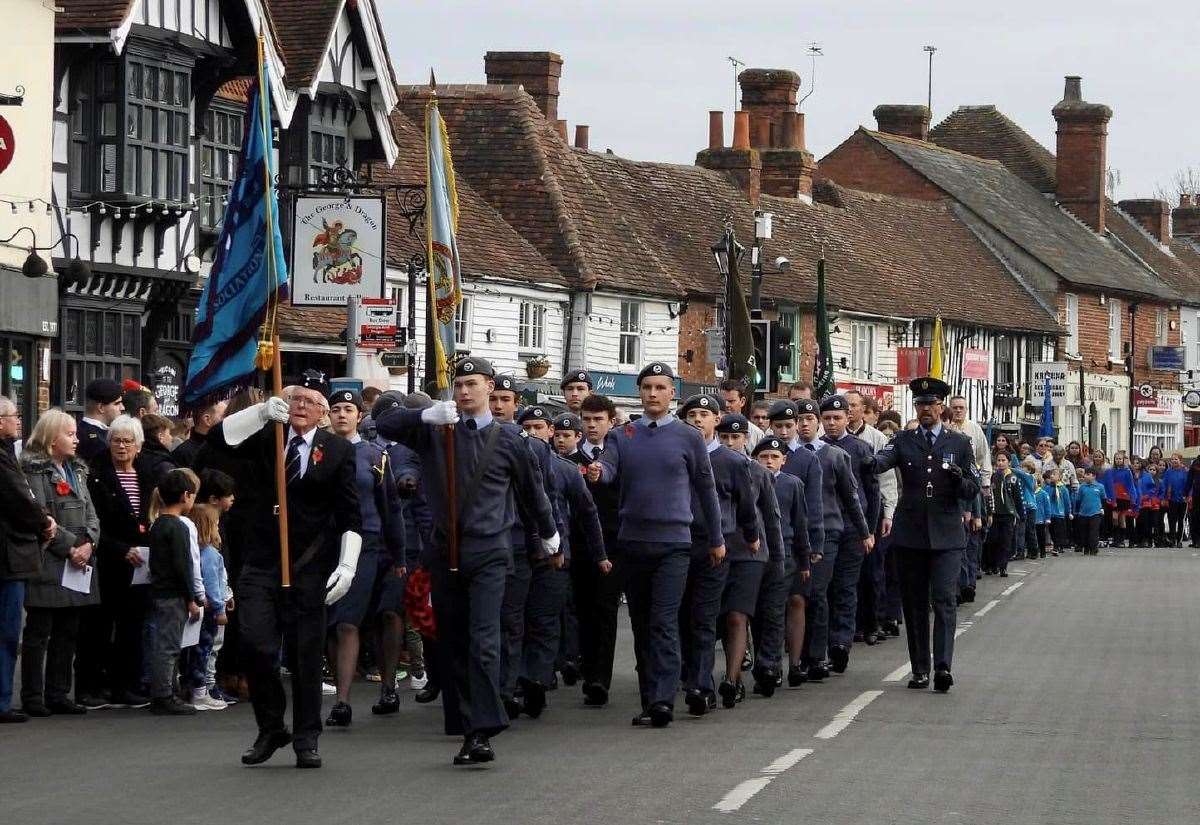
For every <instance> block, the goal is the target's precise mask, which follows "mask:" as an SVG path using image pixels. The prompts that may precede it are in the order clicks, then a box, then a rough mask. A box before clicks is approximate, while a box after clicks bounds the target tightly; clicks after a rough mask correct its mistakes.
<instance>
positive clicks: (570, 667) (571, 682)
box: [561, 660, 580, 687]
mask: <svg viewBox="0 0 1200 825" xmlns="http://www.w3.org/2000/svg"><path fill="white" fill-rule="evenodd" d="M561 673H562V680H563V684H564V685H566V686H567V687H574V686H575V683H576V682H578V681H579V676H580V673H579V665H578V664H577V663H576V662H572V661H569V660H568V661H566V662H564V663H563V666H562V670H561Z"/></svg>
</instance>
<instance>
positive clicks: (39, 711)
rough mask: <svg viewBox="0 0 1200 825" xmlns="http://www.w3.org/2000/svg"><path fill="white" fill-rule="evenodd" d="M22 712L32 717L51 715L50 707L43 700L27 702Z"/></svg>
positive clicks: (39, 717)
mask: <svg viewBox="0 0 1200 825" xmlns="http://www.w3.org/2000/svg"><path fill="white" fill-rule="evenodd" d="M21 712H22V713H24V714H25V715H26V716H28V717H30V718H31V719H45V718H46V717H48V716H50V708H48V707H46V705H45V704H44V703H42V702H26V703H25V705H24V706H23V707H22V708H21Z"/></svg>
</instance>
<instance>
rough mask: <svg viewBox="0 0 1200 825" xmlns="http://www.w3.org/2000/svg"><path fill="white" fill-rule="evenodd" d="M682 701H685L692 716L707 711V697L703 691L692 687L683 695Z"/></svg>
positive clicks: (701, 714)
mask: <svg viewBox="0 0 1200 825" xmlns="http://www.w3.org/2000/svg"><path fill="white" fill-rule="evenodd" d="M684 702H686V703H687V709H688V713H690V714H691V715H692V716H703V715H704V714H706V713H708V699H707V698H705V696H704V691H702V690H698V689H696V688H692V689H691V690H689V691H688V692H687V696H685V697H684Z"/></svg>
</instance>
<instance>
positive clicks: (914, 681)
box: [908, 673, 929, 690]
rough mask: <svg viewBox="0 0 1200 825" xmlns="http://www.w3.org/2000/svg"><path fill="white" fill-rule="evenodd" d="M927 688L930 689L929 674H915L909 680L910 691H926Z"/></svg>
mask: <svg viewBox="0 0 1200 825" xmlns="http://www.w3.org/2000/svg"><path fill="white" fill-rule="evenodd" d="M927 687H929V674H928V673H914V674H913V675H912V678H911V679H909V680H908V688H909V690H925V688H927Z"/></svg>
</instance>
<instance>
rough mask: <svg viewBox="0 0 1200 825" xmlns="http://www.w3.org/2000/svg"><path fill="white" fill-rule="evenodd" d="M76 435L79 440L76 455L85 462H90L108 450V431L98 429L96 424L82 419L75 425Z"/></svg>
mask: <svg viewBox="0 0 1200 825" xmlns="http://www.w3.org/2000/svg"><path fill="white" fill-rule="evenodd" d="M75 435H76V437H77V438H78V439H79V446H78V447H76V448H75V455H77V456H78V457H79V458H82V459H83V460H84V461H87V462H90V461H91V460H92V459H94V458H95V457H96V456H98V455H100V453H102V452H104V451H105V450H107V449H108V430H105V429H102V428H100V427H97V426H96V425H95V424H89V423H88V422H86V421H84V420H83V419H82V418H80V419H79V423H77V424H76V425H75Z"/></svg>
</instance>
